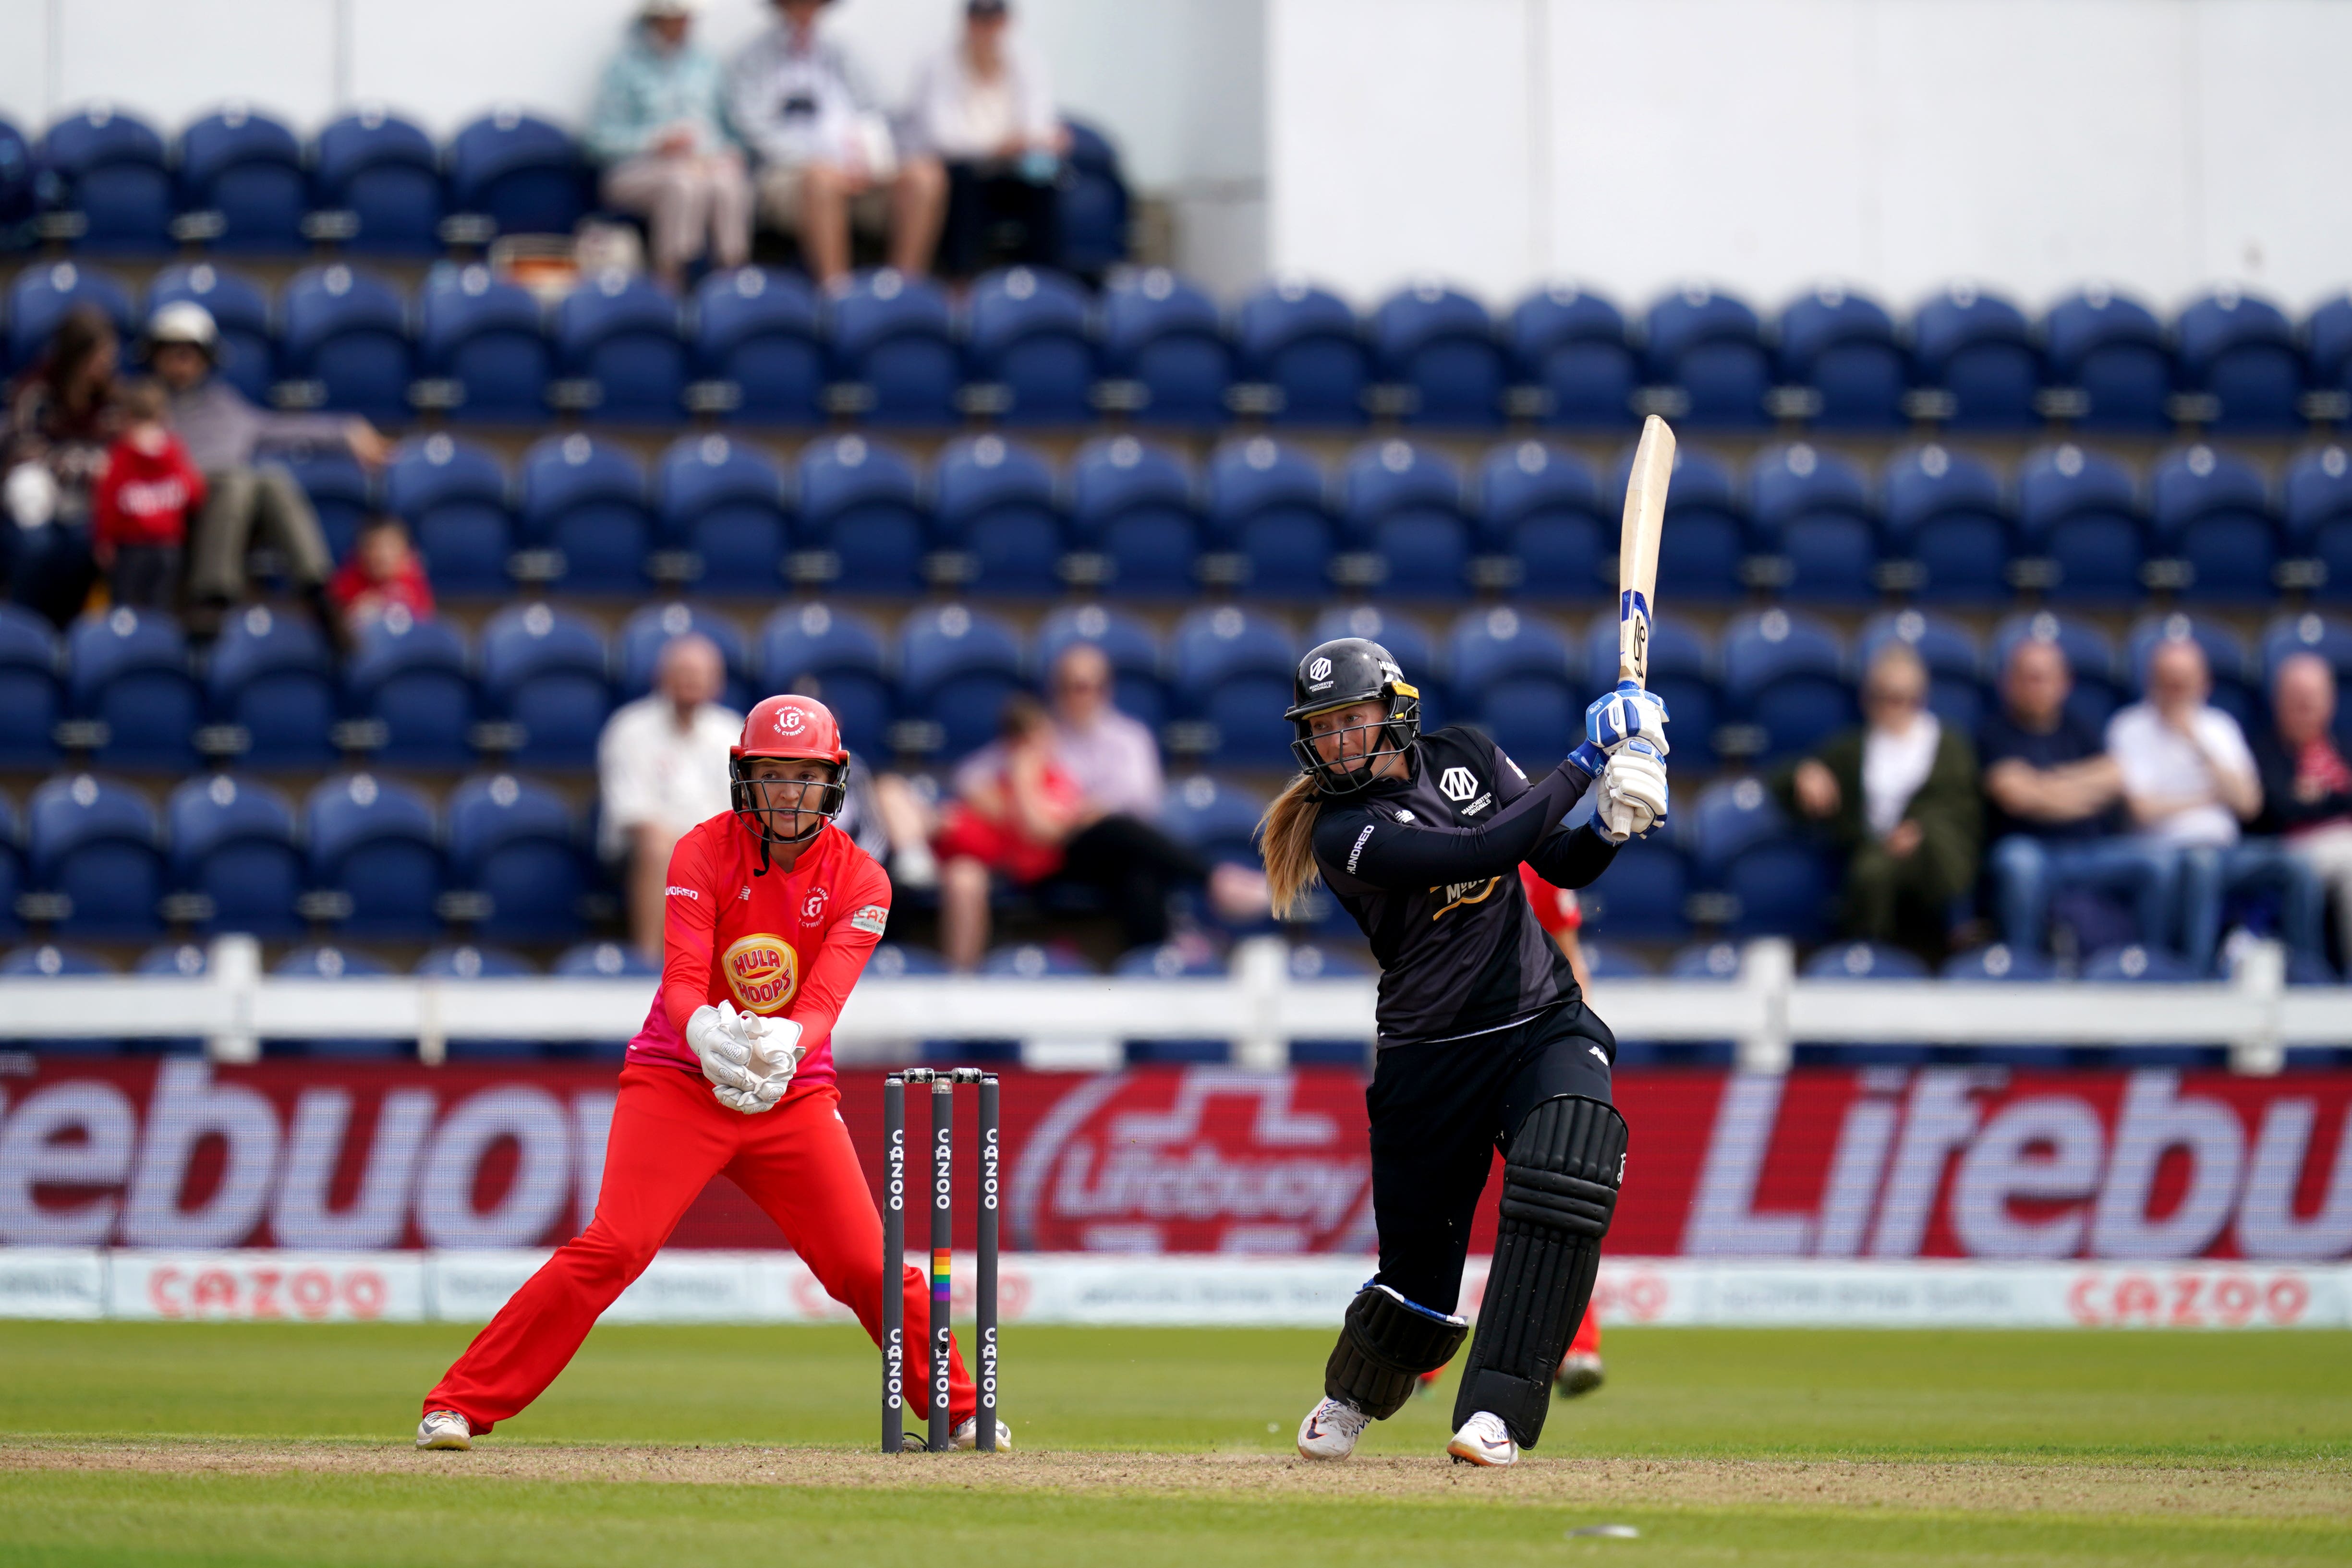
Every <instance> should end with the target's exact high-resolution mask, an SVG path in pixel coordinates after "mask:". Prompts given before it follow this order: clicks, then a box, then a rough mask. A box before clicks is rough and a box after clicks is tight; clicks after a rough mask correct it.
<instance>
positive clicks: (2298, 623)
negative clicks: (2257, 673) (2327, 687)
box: [2262, 610, 2352, 747]
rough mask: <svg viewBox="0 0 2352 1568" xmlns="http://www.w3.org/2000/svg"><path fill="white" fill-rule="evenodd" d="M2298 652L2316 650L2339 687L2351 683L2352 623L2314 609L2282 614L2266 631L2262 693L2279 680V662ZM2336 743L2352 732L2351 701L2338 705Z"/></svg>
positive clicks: (2263, 646) (2264, 636)
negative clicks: (2325, 615)
mask: <svg viewBox="0 0 2352 1568" xmlns="http://www.w3.org/2000/svg"><path fill="white" fill-rule="evenodd" d="M2296 653H2316V654H2318V655H2319V656H2320V657H2321V658H2323V659H2325V660H2326V661H2327V667H2328V668H2329V669H2331V670H2333V671H2335V672H2336V685H2337V687H2338V688H2342V687H2344V686H2347V685H2352V626H2347V625H2345V624H2344V622H2341V621H2331V620H2328V619H2326V618H2325V617H2323V616H2321V615H2319V614H2318V613H2316V612H2313V611H2308V610H2306V611H2305V612H2303V613H2302V614H2300V615H2283V616H2281V617H2280V618H2279V619H2278V620H2276V621H2273V622H2271V624H2270V628H2269V630H2267V631H2265V632H2263V643H2262V661H2263V662H2262V682H2263V685H2262V694H2263V697H2264V698H2265V699H2267V698H2268V697H2269V695H2270V693H2271V690H2272V688H2273V685H2276V683H2277V680H2278V671H2279V666H2280V665H2281V664H2284V663H2285V662H2286V661H2287V659H2288V658H2290V657H2291V656H2293V655H2294V654H2296ZM2347 736H2352V703H2345V702H2338V703H2337V704H2336V737H2337V740H2336V744H2337V745H2338V746H2339V747H2341V746H2343V745H2345V744H2347V741H2346V739H2345V737H2347Z"/></svg>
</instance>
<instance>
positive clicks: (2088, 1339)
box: [0, 1323, 2352, 1568]
mask: <svg viewBox="0 0 2352 1568" xmlns="http://www.w3.org/2000/svg"><path fill="white" fill-rule="evenodd" d="M466 1337H467V1331H465V1330H463V1329H460V1328H452V1327H449V1326H446V1325H437V1324H421V1325H372V1326H364V1327H357V1326H355V1327H340V1326H300V1327H294V1326H288V1327H278V1326H264V1325H247V1324H208V1325H185V1324H131V1323H92V1324H58V1323H37V1324H33V1323H10V1324H0V1430H5V1431H6V1432H8V1433H10V1434H12V1435H13V1436H12V1437H11V1439H10V1441H8V1442H7V1443H6V1444H5V1445H0V1563H96V1562H107V1563H120V1562H142V1563H147V1562H152V1563H196V1562H206V1563H212V1562H219V1563H229V1562H248V1563H249V1562H267V1563H411V1564H413V1563H418V1562H420V1561H436V1560H453V1561H454V1560H463V1561H468V1562H481V1563H490V1562H497V1563H562V1564H564V1565H565V1568H577V1565H579V1564H583V1563H663V1564H666V1565H667V1564H676V1563H688V1562H692V1563H732V1562H739V1561H740V1562H747V1563H748V1562H755V1561H756V1562H761V1563H772V1562H776V1561H779V1560H797V1561H812V1560H816V1559H813V1558H812V1557H811V1555H810V1552H811V1551H812V1550H814V1551H815V1552H821V1553H822V1554H823V1558H822V1560H825V1561H831V1560H834V1559H835V1558H836V1556H837V1554H838V1553H841V1552H874V1553H877V1554H878V1553H892V1554H894V1555H907V1554H911V1553H914V1552H933V1553H936V1552H938V1551H939V1550H940V1546H941V1543H942V1542H946V1541H950V1540H951V1541H952V1542H954V1543H955V1544H954V1546H953V1556H954V1558H955V1560H956V1561H957V1562H958V1563H975V1564H984V1563H999V1562H1003V1563H1022V1564H1024V1565H1028V1564H1037V1563H1062V1562H1068V1561H1073V1560H1079V1559H1082V1558H1090V1559H1094V1560H1098V1561H1110V1562H1115V1563H1120V1564H1122V1565H1124V1564H1128V1563H1136V1564H1144V1563H1185V1564H1199V1563H1228V1562H1230V1563H1258V1562H1265V1563H1274V1562H1283V1563H1294V1564H1295V1563H1297V1562H1298V1561H1300V1560H1302V1554H1304V1555H1306V1556H1307V1557H1308V1558H1309V1559H1313V1558H1319V1557H1324V1556H1329V1555H1332V1554H1334V1553H1335V1552H1344V1553H1346V1554H1347V1555H1349V1556H1351V1557H1354V1558H1356V1559H1357V1560H1359V1561H1366V1562H1400V1563H1476V1564H1479V1565H1481V1568H1485V1565H1488V1564H1497V1565H1499V1564H1515V1563H1557V1562H1559V1561H1562V1560H1563V1559H1572V1560H1577V1561H1582V1560H1585V1559H1588V1558H1591V1559H1594V1560H1622V1561H1625V1562H1629V1563H1630V1562H1634V1561H1640V1562H1643V1563H1717V1562H1724V1563H1728V1562H1735V1561H1736V1562H1739V1563H1927V1562H1951V1561H1971V1562H2002V1563H2008V1562H2014V1563H2050V1562H2057V1563H2125V1562H2130V1563H2257V1562H2259V1563H2300V1562H2306V1561H2307V1562H2314V1563H2319V1562H2326V1563H2344V1562H2347V1561H2352V1336H2347V1335H2341V1334H2333V1333H2273V1334H2242V1335H2226V1334H2203V1335H2198V1334H2177V1333H2175V1334H2167V1333H2046V1334H2045V1333H1896V1332H1874V1333H1826V1332H1746V1331H1707V1330H1649V1331H1636V1330H1622V1331H1612V1332H1611V1333H1610V1335H1609V1340H1608V1345H1607V1351H1608V1356H1609V1365H1610V1382H1609V1385H1607V1386H1606V1387H1605V1388H1603V1389H1602V1390H1601V1392H1600V1393H1599V1394H1597V1395H1595V1396H1591V1398H1588V1399H1583V1400H1579V1401H1575V1402H1571V1403H1561V1404H1559V1405H1556V1406H1554V1410H1553V1416H1552V1420H1551V1424H1550V1427H1549V1430H1548V1432H1547V1434H1546V1440H1545V1442H1544V1445H1543V1447H1542V1448H1541V1449H1540V1450H1539V1451H1538V1453H1537V1454H1536V1455H1535V1456H1533V1457H1531V1458H1530V1459H1529V1460H1528V1462H1527V1463H1526V1464H1524V1465H1523V1466H1521V1467H1520V1468H1519V1469H1517V1470H1515V1471H1511V1472H1474V1471H1471V1470H1468V1469H1460V1468H1456V1467H1454V1466H1451V1465H1449V1464H1447V1463H1446V1462H1445V1461H1444V1458H1443V1457H1442V1452H1441V1450H1442V1448H1443V1445H1444V1437H1445V1427H1446V1417H1447V1416H1448V1414H1449V1413H1450V1408H1451V1389H1450V1387H1448V1388H1446V1389H1444V1390H1442V1391H1441V1393H1440V1395H1439V1396H1438V1397H1436V1398H1433V1399H1429V1400H1421V1401H1416V1402H1414V1403H1413V1404H1412V1405H1411V1406H1407V1407H1406V1409H1405V1410H1404V1411H1402V1412H1401V1413H1400V1414H1399V1415H1398V1416H1396V1417H1395V1418H1394V1419H1393V1420H1391V1421H1388V1422H1385V1423H1382V1424H1381V1425H1378V1426H1376V1427H1373V1429H1372V1431H1371V1433H1370V1436H1369V1437H1367V1439H1366V1442H1365V1444H1364V1447H1363V1448H1362V1449H1361V1450H1360V1455H1359V1458H1358V1459H1357V1460H1355V1461H1352V1462H1350V1463H1349V1464H1348V1465H1345V1466H1330V1467H1313V1468H1309V1467H1307V1466H1306V1465H1304V1464H1302V1463H1300V1462H1299V1461H1297V1460H1296V1459H1295V1458H1289V1457H1288V1456H1289V1455H1290V1439H1291V1434H1292V1432H1293V1431H1294V1430H1295V1428H1296V1427H1297V1421H1298V1418H1299V1416H1300V1415H1301V1414H1303V1412H1304V1410H1305V1408H1306V1406H1307V1403H1308V1401H1310V1400H1311V1399H1312V1398H1313V1397H1314V1396H1315V1395H1316V1393H1317V1392H1318V1384H1319V1382H1320V1371H1321V1364H1322V1360H1323V1356H1324V1354H1325V1353H1326V1352H1327V1351H1328V1345H1329V1339H1328V1335H1327V1334H1323V1333H1289V1332H1272V1331H1263V1332H1253V1331H1229V1332H1220V1331H1202V1330H1183V1331H1144V1330H1108V1329H1095V1330H1085V1329H1048V1328H1025V1329H1024V1328H1016V1329H1013V1330H1012V1331H1010V1332H1009V1333H1007V1335H1006V1339H1005V1353H1004V1368H1005V1394H1004V1409H1005V1415H1006V1417H1007V1418H1008V1419H1009V1420H1010V1421H1011V1422H1012V1423H1013V1427H1014V1428H1015V1436H1016V1441H1017V1444H1018V1452H1016V1453H1015V1454H1013V1455H1012V1456H1007V1457H1001V1458H994V1459H990V1458H982V1457H979V1456H949V1457H938V1458H922V1457H911V1456H910V1457H904V1458H895V1459H886V1458H882V1457H880V1456H878V1455H871V1454H868V1453H866V1452H864V1451H863V1450H865V1449H867V1448H870V1447H871V1446H872V1444H873V1440H874V1437H875V1433H876V1430H877V1418H876V1413H875V1406H876V1381H877V1357H876V1355H875V1353H874V1351H873V1348H872V1346H871V1345H870V1344H867V1343H866V1342H865V1341H864V1340H863V1339H862V1338H861V1337H859V1336H857V1335H856V1333H855V1331H852V1330H843V1329H834V1328H797V1327H796V1328H770V1329H753V1328H711V1329H695V1328H677V1327H661V1328H651V1327H615V1328H607V1329H600V1330H599V1331H597V1333H595V1334H594V1335H593V1337H592V1338H591V1339H590V1341H589V1343H588V1345H587V1347H586V1348H585V1349H584V1350H583V1352H582V1354H581V1356H580V1359H579V1360H578V1362H577V1363H575V1364H574V1365H573V1366H572V1369H571V1371H570V1372H569V1373H567V1374H566V1375H565V1376H564V1377H563V1378H562V1380H561V1381H559V1382H558V1383H557V1384H556V1385H555V1386H554V1388H553V1389H551V1391H550V1392H549V1394H548V1396H547V1397H546V1398H544V1399H543V1400H541V1402H540V1404H539V1405H538V1406H535V1407H534V1408H533V1409H531V1410H530V1411H529V1412H528V1413H526V1414H525V1415H524V1416H522V1417H520V1418H519V1419H518V1420H516V1421H514V1422H512V1423H510V1424H509V1425H507V1426H503V1427H500V1428H499V1432H498V1433H497V1434H496V1435H495V1436H494V1437H490V1438H488V1439H487V1440H486V1441H485V1442H484V1444H483V1446H482V1447H481V1448H478V1449H477V1450H476V1452H475V1453H473V1454H471V1455H463V1454H458V1455H420V1454H417V1453H415V1451H413V1450H412V1449H410V1448H408V1447H407V1437H408V1434H409V1432H410V1430H411V1429H412V1428H413V1427H414V1423H415V1410H416V1401H417V1398H418V1396H419V1395H420V1393H421V1391H422V1390H423V1389H424V1388H425V1387H426V1386H428V1385H430V1383H431V1382H432V1380H433V1378H434V1377H435V1376H436V1375H437V1374H438V1373H439V1371H440V1370H441V1368H442V1367H443V1366H444V1365H445V1364H446V1363H447V1361H448V1360H449V1359H450V1358H451V1356H453V1355H454V1354H456V1353H457V1350H458V1349H459V1348H461V1347H462V1345H463V1343H464V1342H465V1339H466ZM828 1449H829V1450H830V1451H826V1450H828ZM616 1483H617V1484H616ZM1602 1523H1610V1524H1628V1525H1632V1526H1633V1527H1635V1528H1636V1529H1638V1530H1639V1531H1641V1535H1640V1538H1639V1539H1638V1540H1632V1541H1626V1540H1608V1539H1599V1540H1595V1539H1586V1538H1578V1537H1572V1536H1570V1534H1569V1532H1570V1531H1572V1530H1575V1529H1577V1528H1580V1527H1582V1526H1587V1525H1593V1524H1602ZM877 1560H879V1559H878V1557H877Z"/></svg>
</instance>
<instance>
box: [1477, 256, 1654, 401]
mask: <svg viewBox="0 0 2352 1568" xmlns="http://www.w3.org/2000/svg"><path fill="white" fill-rule="evenodd" d="M1503 330H1504V336H1505V338H1506V339H1507V340H1508V341H1509V343H1510V346H1511V358H1512V359H1513V360H1514V361H1516V362H1517V373H1518V375H1519V376H1520V377H1521V378H1523V379H1524V380H1525V381H1526V382H1528V384H1529V385H1531V386H1534V387H1536V388H1537V389H1538V390H1539V391H1540V392H1542V393H1543V402H1544V409H1543V419H1544V423H1547V424H1556V425H1566V426H1573V427H1579V428H1588V429H1598V430H1616V429H1621V428H1622V427H1623V426H1624V425H1625V424H1627V423H1630V422H1631V421H1632V419H1633V393H1634V392H1635V391H1636V390H1638V389H1639V387H1640V386H1641V379H1642V378H1641V371H1640V368H1639V365H1638V363H1637V361H1635V359H1634V357H1633V348H1632V346H1631V345H1630V344H1629V343H1628V342H1627V341H1626V338H1625V318H1624V316H1623V314H1622V312H1620V311H1619V310H1618V308H1617V307H1616V306H1614V305H1612V304H1611V303H1610V302H1609V301H1608V300H1606V299H1604V298H1601V296H1600V295H1598V294H1593V293H1590V292H1587V291H1586V290H1584V289H1581V288H1579V287H1576V286H1575V285H1574V284H1570V283H1555V284H1552V285H1551V286H1550V287H1547V288H1542V289H1538V291H1537V292H1535V293H1533V294H1530V295H1528V297H1527V298H1525V299H1522V300H1520V301H1519V303H1518V305H1517V307H1516V308H1513V309H1512V311H1511V319H1510V320H1509V321H1508V322H1507V324H1506V325H1505V327H1504V329H1503Z"/></svg>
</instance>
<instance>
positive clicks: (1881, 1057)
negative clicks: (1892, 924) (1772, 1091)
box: [1796, 942, 1934, 1066]
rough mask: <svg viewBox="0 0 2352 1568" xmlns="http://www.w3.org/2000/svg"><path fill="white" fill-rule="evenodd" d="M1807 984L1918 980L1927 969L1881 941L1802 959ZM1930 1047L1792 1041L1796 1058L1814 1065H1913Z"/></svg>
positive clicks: (1929, 1055)
mask: <svg viewBox="0 0 2352 1568" xmlns="http://www.w3.org/2000/svg"><path fill="white" fill-rule="evenodd" d="M1800 973H1801V974H1802V975H1803V976H1804V977H1805V978H1806V979H1809V980H1832V981H1843V980H1924V979H1926V978H1927V965H1926V964H1924V963H1922V962H1920V960H1919V958H1918V956H1917V955H1916V954H1913V953H1910V952H1906V950H1904V949H1903V948H1901V947H1892V946H1887V945H1886V944H1885V943H1881V942H1840V943H1832V945H1830V946H1826V947H1823V948H1822V949H1821V950H1820V951H1818V952H1816V953H1815V954H1814V955H1813V956H1811V958H1808V959H1806V960H1805V964H1804V967H1803V968H1802V969H1801V971H1800ZM1933 1051H1934V1047H1932V1046H1929V1045H1925V1044H1920V1043H1916V1042H1913V1041H1907V1040H1906V1041H1904V1042H1901V1043H1895V1042H1892V1041H1887V1042H1876V1041H1854V1040H1842V1041H1838V1042H1836V1043H1827V1042H1821V1041H1812V1040H1799V1041H1797V1042H1796V1059H1797V1061H1801V1062H1803V1063H1805V1064H1806V1065H1808V1066H1811V1065H1814V1064H1821V1065H1832V1064H1853V1063H1860V1062H1865V1061H1867V1062H1875V1063H1878V1064H1880V1065H1884V1066H1917V1065H1921V1064H1924V1063H1926V1062H1927V1061H1930V1060H1932V1055H1933Z"/></svg>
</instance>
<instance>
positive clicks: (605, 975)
mask: <svg viewBox="0 0 2352 1568" xmlns="http://www.w3.org/2000/svg"><path fill="white" fill-rule="evenodd" d="M883 946H889V944H887V943H885V944H883ZM547 972H548V973H549V974H551V975H554V976H557V977H560V978H563V979H575V980H623V979H627V980H650V979H653V978H655V977H656V976H658V975H660V973H661V968H660V966H658V965H656V964H655V963H654V962H653V961H652V960H651V959H649V958H647V957H646V956H645V955H644V954H643V953H640V952H638V951H637V950H636V949H635V947H632V946H629V945H628V944H627V943H625V942H583V943H582V944H581V945H580V946H577V947H567V948H565V949H564V950H563V951H562V953H561V954H559V955H558V956H557V957H556V960H555V962H554V963H553V964H552V965H551V966H549V967H548V971H547ZM866 972H867V973H868V974H871V973H873V972H874V964H873V961H872V960H871V959H869V960H867V962H866Z"/></svg>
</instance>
